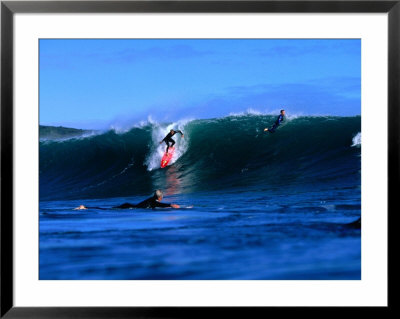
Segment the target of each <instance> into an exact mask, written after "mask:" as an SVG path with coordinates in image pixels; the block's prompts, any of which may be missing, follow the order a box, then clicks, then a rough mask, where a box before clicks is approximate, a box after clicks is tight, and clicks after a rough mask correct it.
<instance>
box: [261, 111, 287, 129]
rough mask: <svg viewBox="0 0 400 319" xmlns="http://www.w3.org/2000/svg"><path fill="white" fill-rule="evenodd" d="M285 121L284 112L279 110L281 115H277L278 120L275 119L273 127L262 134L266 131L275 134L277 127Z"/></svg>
mask: <svg viewBox="0 0 400 319" xmlns="http://www.w3.org/2000/svg"><path fill="white" fill-rule="evenodd" d="M284 120H285V110H281V114H279V116H278V118H277V119H276V121H275V123H274V125H273V126H272V127H271V128H265V129H264V132H266V131H268V132H270V133H275V130H276V129H277V128H278V126H279V125H281V123H282V122H283V121H284Z"/></svg>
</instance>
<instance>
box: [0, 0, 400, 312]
mask: <svg viewBox="0 0 400 319" xmlns="http://www.w3.org/2000/svg"><path fill="white" fill-rule="evenodd" d="M101 12H103V13H118V12H137V13H141V12H161V13H191V12H194V13H199V12H205V13H212V12H247V13H255V12H269V13H294V12H310V13H326V12H329V13H347V12H348V13H387V14H388V28H389V29H388V34H389V39H388V44H389V47H388V67H389V69H388V112H389V117H388V119H387V121H388V122H387V123H388V130H389V131H388V172H386V173H387V174H388V175H387V176H388V207H389V209H388V218H389V220H390V221H392V216H393V215H394V214H395V213H398V212H399V211H400V210H399V204H398V200H397V199H396V197H397V196H398V193H397V190H398V189H399V188H400V178H399V177H400V173H399V163H400V158H399V153H400V151H399V144H400V129H399V125H398V120H399V119H400V116H399V115H400V81H399V79H400V0H396V1H379V0H375V1H374V0H372V1H371V0H358V1H346V0H341V1H337V0H336V1H324V0H322V1H321V0H319V1H314V0H308V1H281V0H269V1H1V282H0V284H1V291H0V292H1V297H0V298H1V300H0V301H1V308H0V310H1V311H0V316H1V317H2V318H3V317H5V318H71V317H72V318H178V317H184V318H191V317H197V316H202V317H204V316H206V315H213V316H220V315H221V316H222V315H227V313H229V312H232V314H234V315H239V316H240V315H242V316H246V317H252V316H253V314H252V312H253V311H257V312H258V313H259V314H260V313H261V314H262V315H266V314H267V313H268V314H269V313H270V311H272V310H273V311H279V313H280V314H281V313H284V314H285V315H286V314H289V313H292V314H295V315H296V316H299V315H300V316H301V315H302V314H304V313H305V312H306V311H307V312H309V311H315V310H319V311H321V310H322V311H326V310H327V309H326V307H323V308H321V307H286V308H284V309H281V308H277V307H250V308H248V307H238V308H225V307H217V308H212V307H200V308H192V307H150V308H148V307H116V308H113V307H30V308H25V307H15V306H14V303H13V161H14V159H13V19H14V14H16V13H101ZM377 111H378V112H379V110H377ZM379 120H380V121H381V120H382V119H379ZM377 121H378V119H377ZM394 225H395V224H394V223H393V222H392V223H391V222H389V223H388V234H390V235H392V234H393V227H394ZM390 235H389V237H388V247H389V251H390V248H391V245H390V240H389V239H390ZM388 257H389V260H388V265H390V264H391V260H392V259H391V258H390V255H389V254H388ZM388 270H389V269H388ZM389 276H390V272H389ZM389 278H390V280H388V287H389V288H390V287H391V286H390V282H391V281H393V279H392V278H393V277H392V276H390V277H389ZM392 285H393V283H392ZM388 296H389V298H388V307H379V309H378V310H379V311H385V312H386V311H389V310H390V309H391V308H392V305H393V304H394V302H393V294H391V293H390V289H389V291H388ZM362 309H364V310H366V311H369V312H371V308H362ZM339 310H340V307H337V308H330V309H329V312H331V313H332V314H335V313H336V312H337V311H339ZM360 310H361V308H357V307H347V308H346V312H347V313H350V315H351V313H354V312H355V311H357V312H358V311H360ZM281 311H283V312H281Z"/></svg>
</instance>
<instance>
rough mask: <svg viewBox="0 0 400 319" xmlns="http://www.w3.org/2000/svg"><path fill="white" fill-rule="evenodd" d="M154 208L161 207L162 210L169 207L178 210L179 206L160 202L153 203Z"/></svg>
mask: <svg viewBox="0 0 400 319" xmlns="http://www.w3.org/2000/svg"><path fill="white" fill-rule="evenodd" d="M154 206H155V207H162V208H168V207H171V208H180V206H179V205H177V204H167V203H160V202H158V201H157V202H156V203H155V205H154Z"/></svg>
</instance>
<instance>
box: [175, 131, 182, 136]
mask: <svg viewBox="0 0 400 319" xmlns="http://www.w3.org/2000/svg"><path fill="white" fill-rule="evenodd" d="M175 132H176V133H179V134H181V135H182V137H183V133H182V131H180V130H177V131H175Z"/></svg>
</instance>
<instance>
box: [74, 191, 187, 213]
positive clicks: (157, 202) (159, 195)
mask: <svg viewBox="0 0 400 319" xmlns="http://www.w3.org/2000/svg"><path fill="white" fill-rule="evenodd" d="M162 199H163V192H162V191H161V190H159V189H157V190H156V191H155V192H154V195H153V196H152V197H149V198H147V199H145V200H144V201H143V202H140V203H139V204H131V203H124V204H122V205H119V206H114V207H112V208H119V209H127V208H152V209H154V208H156V207H161V208H180V206H179V205H177V204H167V203H161V201H162ZM88 208H93V209H106V208H102V207H86V206H84V205H80V206H78V207H77V208H75V209H74V210H82V209H88Z"/></svg>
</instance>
